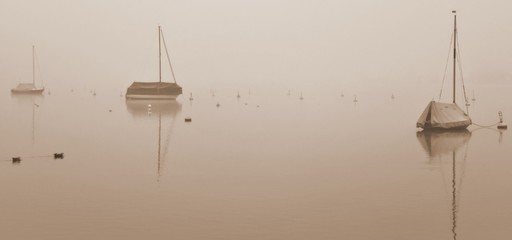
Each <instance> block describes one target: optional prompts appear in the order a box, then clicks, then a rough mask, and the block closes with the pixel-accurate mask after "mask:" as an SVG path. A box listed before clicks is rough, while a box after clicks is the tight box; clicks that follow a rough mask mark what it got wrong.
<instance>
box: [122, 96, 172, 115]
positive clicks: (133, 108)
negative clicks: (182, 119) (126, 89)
mask: <svg viewBox="0 0 512 240" xmlns="http://www.w3.org/2000/svg"><path fill="white" fill-rule="evenodd" d="M126 109H127V110H128V112H129V113H130V114H131V115H132V116H133V117H146V116H148V115H156V116H157V115H159V114H161V115H162V116H171V117H173V118H174V117H176V115H177V114H178V113H179V112H181V103H180V102H178V101H174V100H133V99H127V100H126Z"/></svg>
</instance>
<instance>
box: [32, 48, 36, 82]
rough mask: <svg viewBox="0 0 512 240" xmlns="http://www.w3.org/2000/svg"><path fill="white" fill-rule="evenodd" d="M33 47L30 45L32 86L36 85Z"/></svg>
mask: <svg viewBox="0 0 512 240" xmlns="http://www.w3.org/2000/svg"><path fill="white" fill-rule="evenodd" d="M34 48H35V47H34V45H32V84H34V86H35V85H36V57H35V53H34V52H35V50H34Z"/></svg>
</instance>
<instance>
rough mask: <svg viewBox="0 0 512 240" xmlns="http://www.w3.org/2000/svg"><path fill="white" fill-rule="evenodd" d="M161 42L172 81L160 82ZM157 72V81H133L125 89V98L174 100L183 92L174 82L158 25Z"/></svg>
mask: <svg viewBox="0 0 512 240" xmlns="http://www.w3.org/2000/svg"><path fill="white" fill-rule="evenodd" d="M162 42H163V43H164V48H165V53H166V55H167V60H168V62H169V68H170V70H171V74H172V78H173V80H174V82H162ZM158 72H159V80H158V82H133V83H132V85H130V87H128V89H127V91H126V99H164V100H175V99H176V98H177V97H178V96H179V95H180V94H181V93H182V92H183V90H182V88H181V87H180V86H179V85H178V84H177V83H176V78H175V77H174V71H173V69H172V65H171V61H170V58H169V53H168V51H167V46H166V45H165V39H164V37H163V32H162V28H161V27H160V26H158Z"/></svg>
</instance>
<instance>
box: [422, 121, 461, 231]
mask: <svg viewBox="0 0 512 240" xmlns="http://www.w3.org/2000/svg"><path fill="white" fill-rule="evenodd" d="M416 137H417V138H418V141H419V142H420V144H421V146H422V147H423V149H424V150H425V152H426V153H427V154H428V156H429V163H430V164H437V163H439V164H440V165H441V166H443V165H444V163H446V162H448V161H449V162H450V168H451V169H450V174H451V186H450V188H451V189H450V191H451V197H452V201H451V208H452V209H451V210H452V211H451V220H452V229H451V231H452V236H453V239H454V240H456V239H457V231H456V230H457V207H458V205H459V204H458V201H459V199H458V198H457V196H458V195H459V196H460V189H461V185H462V180H463V176H464V174H463V173H462V174H460V177H459V174H458V173H457V162H459V163H460V165H461V166H460V167H461V168H462V169H464V165H465V163H466V157H467V149H468V145H469V140H470V138H471V132H469V131H468V130H466V129H464V130H459V131H443V132H435V131H434V132H433V131H422V132H417V133H416ZM461 152H462V156H460V155H459V154H460V153H461ZM457 159H458V160H457ZM443 174H444V172H443ZM457 178H459V179H457ZM457 180H458V181H457ZM457 182H458V183H457ZM457 184H459V185H457Z"/></svg>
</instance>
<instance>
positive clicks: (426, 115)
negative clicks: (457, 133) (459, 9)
mask: <svg viewBox="0 0 512 240" xmlns="http://www.w3.org/2000/svg"><path fill="white" fill-rule="evenodd" d="M452 13H453V14H454V15H453V17H454V28H453V96H452V97H453V101H452V102H451V103H443V102H437V101H431V102H430V103H429V104H428V105H427V107H426V108H425V110H424V111H423V113H422V114H421V116H420V118H419V119H418V122H417V123H416V127H419V128H423V129H424V130H456V129H466V128H467V127H468V126H469V125H471V124H472V122H471V118H470V117H469V115H468V114H467V113H466V112H464V110H462V109H461V108H460V107H459V106H458V105H457V103H456V102H455V93H456V91H455V89H456V88H455V86H456V84H455V82H456V81H455V79H456V70H457V67H456V65H457V14H456V11H452Z"/></svg>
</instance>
